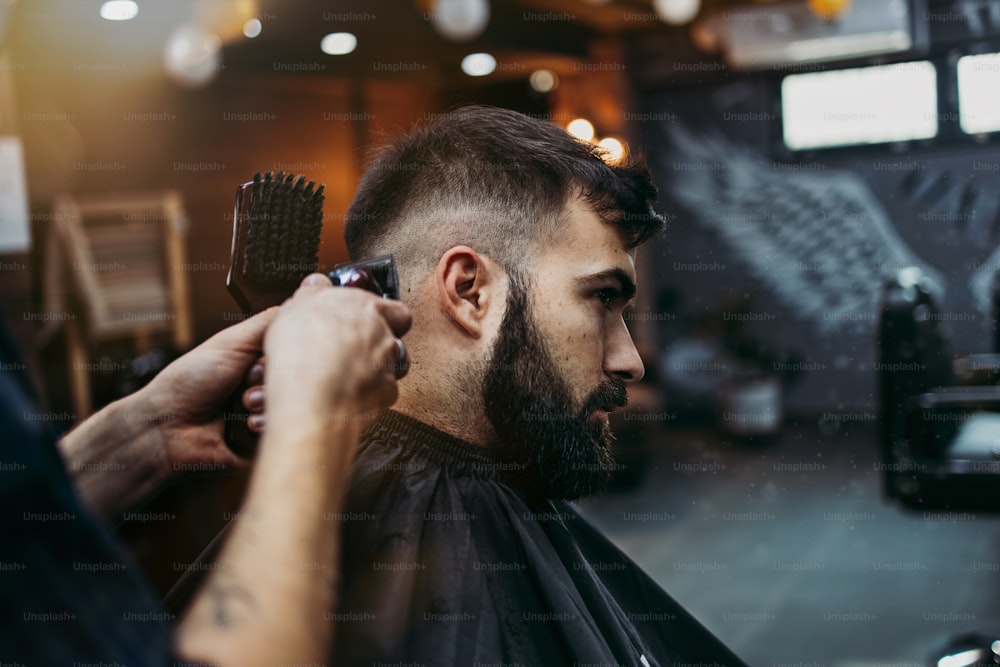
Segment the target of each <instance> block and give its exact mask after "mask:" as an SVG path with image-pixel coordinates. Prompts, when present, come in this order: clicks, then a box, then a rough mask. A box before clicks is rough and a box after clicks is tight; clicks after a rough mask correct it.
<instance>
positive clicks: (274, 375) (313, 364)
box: [244, 274, 411, 428]
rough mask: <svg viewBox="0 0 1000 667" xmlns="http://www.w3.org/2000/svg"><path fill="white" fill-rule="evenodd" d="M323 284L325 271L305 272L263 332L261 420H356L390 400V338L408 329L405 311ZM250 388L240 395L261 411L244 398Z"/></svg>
mask: <svg viewBox="0 0 1000 667" xmlns="http://www.w3.org/2000/svg"><path fill="white" fill-rule="evenodd" d="M330 287H331V283H330V281H329V280H328V279H327V278H326V277H325V276H323V275H320V274H313V275H311V276H308V277H307V278H306V279H305V280H304V281H303V284H302V286H301V287H300V288H299V289H298V291H296V293H295V294H294V295H293V296H292V298H290V299H289V300H288V301H286V302H285V303H284V304H283V305H282V306H281V310H280V312H279V313H278V316H277V317H276V318H275V319H274V321H273V322H272V323H271V326H270V327H269V328H268V330H267V334H266V335H265V341H264V349H265V352H266V358H267V362H266V364H262V366H263V367H264V368H265V372H264V375H265V376H266V382H265V384H266V392H267V411H268V420H269V421H270V422H271V423H274V422H275V421H276V420H282V426H281V427H280V428H285V427H286V426H288V425H289V424H288V422H289V420H291V421H292V425H294V420H296V419H306V420H309V419H318V420H320V421H326V420H331V419H362V420H364V419H365V415H373V414H374V412H376V411H377V410H379V409H381V408H384V407H387V406H389V405H391V404H392V403H393V402H394V401H395V400H396V396H397V386H396V380H397V372H396V364H397V362H398V361H399V355H400V351H401V347H400V344H399V341H398V337H399V336H402V335H403V334H404V333H406V331H407V330H408V329H409V328H410V324H411V315H410V311H409V309H408V308H407V307H406V306H405V305H403V304H402V303H400V302H398V301H392V300H387V299H384V298H381V297H379V296H376V295H374V294H371V293H369V292H366V291H364V290H360V289H355V288H349V287H346V288H337V289H331V288H330ZM249 379H251V380H253V379H256V378H249ZM258 389H260V388H259V387H251V388H250V389H249V390H247V392H246V393H245V394H244V404H245V405H246V406H247V407H248V409H250V410H251V412H255V413H260V412H262V410H263V400H262V398H257V399H256V400H251V399H254V398H255V395H254V392H255V390H258ZM255 422H256V420H255V419H254V420H251V427H253V426H254V424H255Z"/></svg>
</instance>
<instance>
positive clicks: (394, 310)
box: [375, 299, 413, 338]
mask: <svg viewBox="0 0 1000 667" xmlns="http://www.w3.org/2000/svg"><path fill="white" fill-rule="evenodd" d="M375 308H376V310H378V312H379V314H380V315H382V317H384V318H385V321H386V324H388V325H389V328H390V329H391V330H392V333H393V334H395V336H396V337H397V338H398V337H399V336H402V335H403V334H405V333H406V332H407V331H409V330H410V326H411V325H412V324H413V314H412V313H411V312H410V309H409V308H407V307H406V305H405V304H403V303H402V302H400V301H393V300H392V299H377V301H376V302H375Z"/></svg>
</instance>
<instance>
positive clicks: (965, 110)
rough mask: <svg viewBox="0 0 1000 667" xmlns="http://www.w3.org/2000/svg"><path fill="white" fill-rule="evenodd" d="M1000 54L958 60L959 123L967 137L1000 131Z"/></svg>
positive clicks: (985, 54)
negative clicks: (999, 91) (968, 135)
mask: <svg viewBox="0 0 1000 667" xmlns="http://www.w3.org/2000/svg"><path fill="white" fill-rule="evenodd" d="M998 90H1000V53H984V54H983V55H979V56H965V57H963V58H959V59H958V111H959V116H958V123H959V125H960V126H961V127H962V131H963V132H965V133H966V134H979V133H981V132H997V131H998V130H1000V93H998Z"/></svg>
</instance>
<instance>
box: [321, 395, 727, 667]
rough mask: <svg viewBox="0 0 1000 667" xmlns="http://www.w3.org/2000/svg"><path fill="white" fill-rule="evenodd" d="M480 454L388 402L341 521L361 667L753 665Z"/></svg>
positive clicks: (562, 507)
mask: <svg viewBox="0 0 1000 667" xmlns="http://www.w3.org/2000/svg"><path fill="white" fill-rule="evenodd" d="M512 473H513V471H511V470H509V469H508V467H507V466H506V465H505V464H504V463H503V462H501V461H499V460H497V459H495V458H493V457H492V456H491V455H490V452H489V451H488V450H486V449H484V448H482V447H477V446H474V445H471V444H469V443H466V442H463V441H461V440H458V439H456V438H453V437H451V436H449V435H447V434H445V433H443V432H441V431H439V430H437V429H434V428H432V427H430V426H428V425H427V424H424V423H422V422H420V421H417V420H415V419H411V418H409V417H406V416H404V415H401V414H399V413H396V412H393V411H385V412H384V413H383V414H382V415H381V416H380V418H379V420H378V422H376V424H374V425H373V426H372V427H371V428H369V429H368V431H367V432H366V433H365V437H364V438H363V441H362V443H361V447H360V449H359V451H358V456H357V463H356V467H355V471H354V477H353V481H352V486H351V489H350V491H349V494H348V501H347V505H346V508H345V511H344V513H343V515H341V516H339V517H335V518H337V519H339V520H340V521H341V522H342V524H343V526H344V529H345V533H344V541H343V549H344V557H343V571H342V576H341V581H342V599H341V603H340V605H339V608H338V610H337V612H336V613H335V614H333V616H332V618H331V620H332V621H333V622H336V623H337V628H336V644H335V650H334V655H335V660H334V664H335V665H337V666H338V667H345V666H348V665H366V666H368V667H371V666H372V665H379V664H385V665H392V664H401V665H414V666H416V665H428V666H437V665H454V666H462V667H475V666H476V665H483V666H485V665H507V666H521V667H536V666H549V665H553V666H571V665H587V664H599V665H628V666H634V667H644V666H646V667H655V666H669V665H676V664H680V663H689V664H695V663H697V664H701V665H714V666H716V667H723V666H729V667H742V665H743V662H742V661H741V660H740V659H739V658H738V657H736V656H735V655H733V653H731V652H730V651H729V650H728V649H727V648H726V647H725V646H724V645H723V644H722V643H721V642H719V640H718V639H716V638H715V637H714V636H713V635H712V634H711V633H710V632H709V631H708V630H706V629H705V627H704V626H702V625H701V624H699V623H698V621H696V620H695V619H694V618H693V617H692V616H691V615H690V614H689V613H687V612H686V611H685V610H684V609H683V608H681V606H680V605H679V604H677V602H675V601H674V600H673V599H672V598H671V597H670V596H669V595H667V594H666V593H665V592H664V591H663V590H662V589H661V588H660V587H659V586H658V585H657V584H656V583H655V582H654V581H653V580H652V579H650V578H649V577H648V576H647V575H646V574H645V573H644V572H643V571H642V570H641V569H640V568H639V567H638V566H637V565H636V564H635V563H634V562H632V561H631V560H630V559H629V558H628V557H627V556H626V555H625V554H623V553H622V552H621V551H620V550H619V549H618V548H617V547H615V546H614V545H613V544H612V543H611V542H610V541H608V540H607V538H605V537H604V536H602V535H601V534H600V533H598V532H597V531H596V530H595V529H594V528H593V527H592V526H590V525H589V524H588V523H587V522H586V521H585V520H584V519H583V518H582V517H581V516H580V515H579V514H578V513H577V512H576V511H575V510H574V509H573V507H572V506H571V505H569V504H567V503H562V502H550V501H529V500H527V499H526V497H525V496H524V495H523V494H521V493H520V492H519V491H518V489H517V486H516V474H512Z"/></svg>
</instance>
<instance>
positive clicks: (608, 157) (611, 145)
mask: <svg viewBox="0 0 1000 667" xmlns="http://www.w3.org/2000/svg"><path fill="white" fill-rule="evenodd" d="M597 145H598V146H600V147H601V148H603V149H604V150H605V151H606V152H605V155H604V161H605V162H610V163H612V164H614V163H616V162H620V161H621V159H622V158H623V157H625V144H623V143H622V142H621V141H620V140H618V139H616V138H615V137H604V138H603V139H601V140H600V141H599V142H597Z"/></svg>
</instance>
